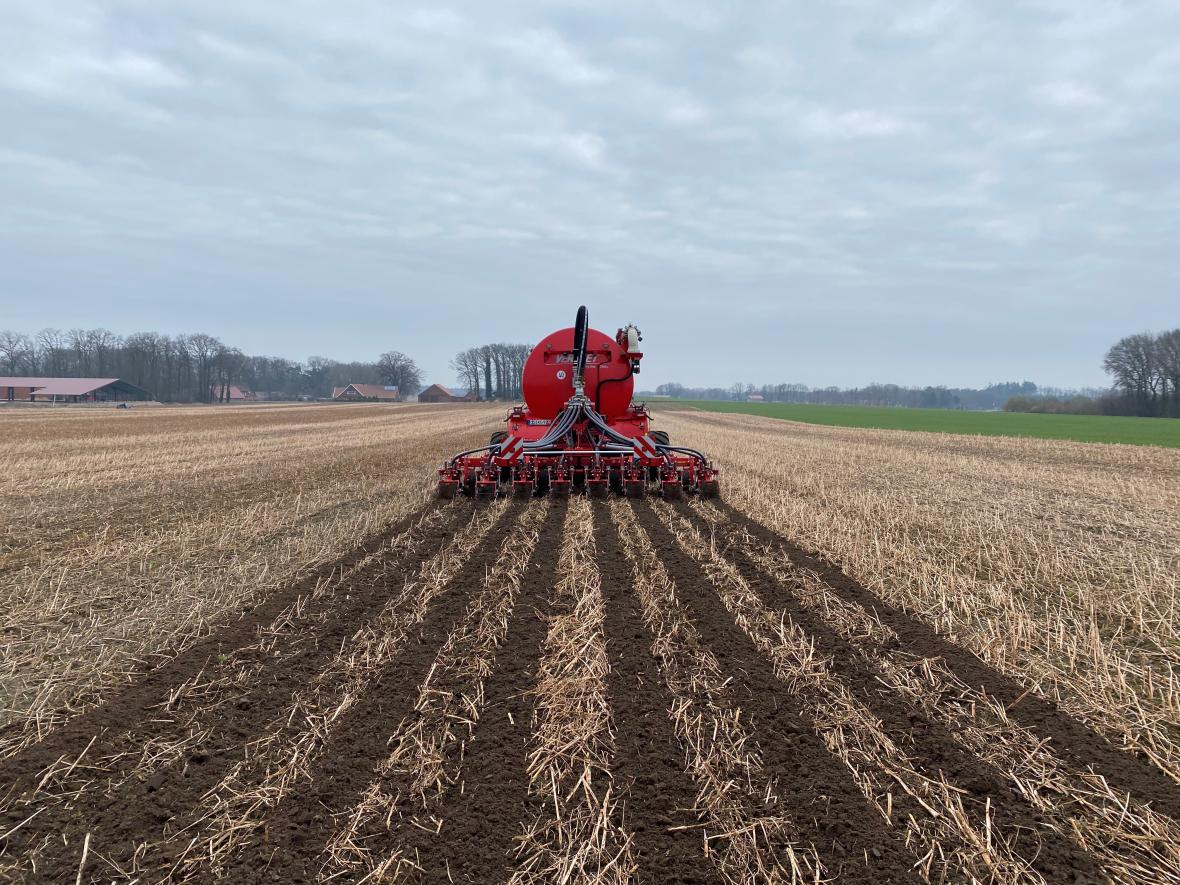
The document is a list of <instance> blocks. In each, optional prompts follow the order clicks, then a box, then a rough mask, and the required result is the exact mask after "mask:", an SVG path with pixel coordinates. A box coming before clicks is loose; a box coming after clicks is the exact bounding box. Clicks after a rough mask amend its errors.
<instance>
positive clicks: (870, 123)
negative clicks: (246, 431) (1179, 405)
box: [0, 0, 1180, 385]
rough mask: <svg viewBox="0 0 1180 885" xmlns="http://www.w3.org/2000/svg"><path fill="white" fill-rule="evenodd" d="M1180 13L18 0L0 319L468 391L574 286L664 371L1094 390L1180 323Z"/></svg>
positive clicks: (1046, 2)
mask: <svg viewBox="0 0 1180 885" xmlns="http://www.w3.org/2000/svg"><path fill="white" fill-rule="evenodd" d="M1178 28H1180V10H1178V9H1177V7H1176V5H1175V4H1174V3H1172V2H1163V0H1153V2H1149V0H1144V2H1141V3H1136V4H1134V5H1133V8H1132V6H1131V5H1115V4H1104V3H1099V2H1097V0H1087V2H1076V0H1039V2H1036V3H1029V4H1019V5H1017V4H996V3H983V2H969V0H932V2H902V3H899V4H879V3H875V2H871V0H843V2H840V3H838V4H834V5H830V6H825V5H823V4H813V5H809V6H805V7H798V6H793V7H787V6H784V5H782V4H773V3H765V4H745V5H743V6H741V7H740V11H739V9H738V8H732V9H728V10H726V9H725V8H723V7H720V6H718V5H716V4H712V3H703V2H701V3H697V2H688V0H680V2H671V0H669V2H660V3H655V4H632V3H623V2H621V0H617V2H614V0H612V2H589V0H586V2H577V3H564V2H563V3H556V2H544V3H539V4H537V3H529V4H525V3H514V2H510V3H506V4H477V3H474V2H468V3H456V4H453V5H452V6H450V7H442V6H431V5H423V6H422V7H420V8H416V9H415V8H412V7H408V6H405V5H401V4H388V3H381V2H377V0H352V2H347V3H341V4H333V5H330V6H325V5H323V4H319V3H312V2H310V0H292V2H287V3H282V4H278V3H273V4H270V3H240V2H233V3H231V2H228V0H206V2H202V3H196V2H191V3H180V4H169V5H167V6H161V5H159V4H157V3H154V2H147V0H108V2H104V3H102V4H98V3H78V2H64V0H59V2H53V0H46V2H40V3H36V4H9V5H8V6H7V7H5V8H4V10H3V11H0V119H3V121H4V123H5V125H4V126H3V127H2V128H0V193H2V194H3V196H4V199H3V201H2V203H0V305H2V307H3V310H2V311H0V313H2V314H3V317H4V318H3V320H0V325H4V326H10V325H11V326H22V327H28V328H33V327H36V326H38V325H46V324H54V325H64V326H70V325H92V324H94V325H97V324H102V325H107V326H110V327H113V328H116V329H118V330H120V331H131V330H133V329H135V328H138V327H144V326H154V327H158V328H161V329H163V330H165V331H179V330H183V329H195V328H203V329H207V330H208V331H211V332H215V333H217V334H220V335H222V336H223V337H225V338H226V339H227V340H231V341H233V342H235V343H237V344H239V345H240V346H242V347H245V348H247V349H249V350H254V351H264V350H269V351H274V352H281V353H286V354H289V355H293V356H299V355H302V354H306V353H310V352H320V353H325V352H326V353H335V354H338V355H339V356H340V357H341V358H345V357H354V356H355V357H360V356H366V355H369V354H371V353H373V352H378V351H379V350H383V349H387V348H388V347H390V346H394V345H396V346H398V347H399V348H400V349H403V350H407V351H410V352H414V353H417V354H418V355H419V356H420V358H421V359H422V361H423V362H424V363H425V364H426V365H427V367H428V370H429V373H430V374H431V375H432V376H437V377H438V378H439V379H441V380H444V381H445V380H449V379H448V375H449V373H448V371H447V369H446V362H447V358H448V357H449V356H450V354H451V353H453V352H454V351H455V350H457V349H459V348H460V347H462V346H466V345H467V344H470V343H473V342H475V341H479V340H487V339H513V338H515V339H521V340H528V339H531V338H535V337H538V336H539V335H542V334H544V333H545V332H546V331H548V330H549V328H550V327H551V326H553V325H555V324H558V323H565V322H567V314H570V312H571V311H572V309H573V307H574V306H576V304H578V303H580V302H582V301H585V302H588V303H590V304H591V306H592V307H593V310H594V316H595V319H596V320H597V321H598V322H600V323H601V324H602V325H603V326H609V325H610V324H611V323H619V322H623V321H626V320H632V319H633V320H636V321H637V322H639V323H640V324H641V325H643V326H644V327H645V329H646V330H647V332H648V338H649V342H650V344H651V347H650V350H651V352H652V354H653V360H652V361H651V367H650V369H649V372H650V375H649V376H646V377H645V382H646V383H650V384H653V385H654V384H656V383H658V382H659V381H662V380H668V379H671V378H676V379H678V380H682V381H684V382H686V383H704V382H719V383H731V382H732V381H734V380H739V379H740V380H749V381H755V380H788V379H790V380H800V381H804V382H807V383H813V384H821V383H848V384H852V383H863V382H867V381H872V380H896V381H900V382H903V383H926V382H939V381H945V382H946V383H951V384H968V383H983V382H986V381H988V380H997V379H999V378H1000V377H1001V376H1017V375H1023V376H1031V377H1035V378H1036V379H1037V380H1041V381H1043V382H1046V383H1058V384H1070V383H1077V384H1089V383H1097V382H1100V381H1101V380H1102V375H1101V372H1100V371H1099V367H1098V362H1099V360H1100V355H1101V350H1102V348H1103V346H1104V342H1105V341H1106V340H1107V339H1108V338H1110V337H1112V336H1116V335H1118V334H1122V333H1123V332H1126V331H1136V330H1138V329H1140V328H1144V327H1153V326H1163V325H1175V322H1176V319H1175V315H1174V299H1175V292H1176V283H1177V277H1178V276H1180V274H1178V273H1177V264H1176V258H1175V246H1174V244H1175V241H1176V236H1177V233H1178V232H1177V218H1180V215H1178V214H1177V212H1178V210H1180V166H1178V162H1180V161H1178V160H1177V159H1176V158H1177V157H1180V149H1178V148H1180V145H1178V144H1177V141H1178V139H1180V121H1178V120H1177V117H1176V114H1175V112H1174V110H1173V108H1175V107H1178V106H1180V54H1178V53H1177V51H1176V49H1175V47H1174V45H1173V42H1174V41H1173V38H1174V35H1175V34H1176V33H1177V32H1178ZM1116 302H1117V303H1118V304H1119V305H1120V309H1119V310H1118V311H1117V312H1114V311H1112V304H1113V303H1116ZM358 320H359V321H358ZM1062 330H1068V334H1062ZM705 351H707V352H708V354H709V357H708V359H705V358H703V357H702V353H703V352H705ZM715 360H718V361H719V362H715Z"/></svg>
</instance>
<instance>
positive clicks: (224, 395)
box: [209, 384, 258, 403]
mask: <svg viewBox="0 0 1180 885" xmlns="http://www.w3.org/2000/svg"><path fill="white" fill-rule="evenodd" d="M209 398H210V399H211V400H213V402H215V403H252V402H254V401H255V400H257V399H258V395H257V394H256V393H255V392H254V391H253V390H250V388H248V387H238V385H236V384H231V385H229V387H228V388H227V387H226V386H225V385H224V384H214V385H213V386H212V387H210V388H209Z"/></svg>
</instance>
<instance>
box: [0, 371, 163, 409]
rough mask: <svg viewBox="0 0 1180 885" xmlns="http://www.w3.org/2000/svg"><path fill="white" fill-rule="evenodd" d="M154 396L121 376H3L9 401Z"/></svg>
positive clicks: (0, 383)
mask: <svg viewBox="0 0 1180 885" xmlns="http://www.w3.org/2000/svg"><path fill="white" fill-rule="evenodd" d="M148 399H151V395H150V394H149V393H148V392H147V391H146V390H144V389H143V388H142V387H137V386H136V385H134V384H132V383H130V382H129V381H124V380H123V379H122V378H31V377H0V400H6V401H8V402H16V401H22V402H58V403H94V402H127V401H132V402H142V401H143V400H148Z"/></svg>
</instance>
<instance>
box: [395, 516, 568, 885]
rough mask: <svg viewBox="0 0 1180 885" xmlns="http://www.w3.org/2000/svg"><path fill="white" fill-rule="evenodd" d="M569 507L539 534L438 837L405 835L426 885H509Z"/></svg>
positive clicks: (440, 812) (444, 804) (442, 806)
mask: <svg viewBox="0 0 1180 885" xmlns="http://www.w3.org/2000/svg"><path fill="white" fill-rule="evenodd" d="M564 517H565V507H564V506H561V505H559V504H557V503H556V502H555V503H554V505H553V507H552V509H551V510H550V512H549V516H548V519H546V521H545V523H544V525H543V526H542V527H541V533H540V537H539V538H538V540H537V546H536V548H535V550H534V552H533V558H532V561H531V562H530V563H529V567H528V571H527V572H526V573H525V579H524V585H523V586H522V587H521V592H520V597H519V599H518V600H517V603H516V609H515V610H514V612H513V614H512V621H511V626H510V627H509V631H508V638H507V639H506V640H505V642H504V646H503V649H502V650H501V652H500V653H499V654H498V655H497V657H496V669H495V671H494V672H493V673H492V675H491V676H489V677H488V678H487V680H486V681H485V682H484V711H483V715H481V716H480V718H479V722H478V723H477V725H476V729H475V732H474V734H473V735H472V736H471V738H470V740H469V742H468V743H467V745H466V747H465V748H464V752H463V766H462V769H461V770H460V775H459V776H460V780H459V782H458V783H456V784H452V785H451V786H450V787H449V788H448V789H447V791H446V792H445V793H444V794H443V796H442V798H441V801H439V802H438V804H437V806H436V808H435V812H434V813H435V816H436V817H437V818H438V820H439V821H440V822H441V829H439V831H438V832H437V833H435V832H427V831H424V830H421V829H417V828H415V829H413V830H409V831H407V832H406V833H404V834H403V838H404V840H405V842H406V845H407V850H408V851H409V852H412V853H413V855H414V858H415V862H416V863H417V865H418V871H417V872H416V873H415V874H414V875H413V876H412V877H411V878H413V879H419V880H421V881H426V882H440V883H441V882H451V881H453V882H458V883H471V885H484V883H489V882H503V881H505V880H506V879H507V878H508V876H509V874H510V872H511V869H512V857H513V854H514V850H515V847H516V845H517V844H518V843H517V839H518V837H519V835H520V834H521V833H522V832H523V831H524V827H525V824H526V822H527V815H528V812H529V793H528V772H527V762H526V754H527V750H528V740H529V735H530V733H531V724H532V722H533V720H534V714H535V701H534V698H533V696H532V695H531V694H530V689H531V688H532V687H533V685H534V684H535V682H536V677H537V668H538V665H539V664H540V659H541V645H542V643H543V642H544V641H545V634H546V619H547V617H548V615H549V611H550V609H549V591H550V588H551V587H552V586H553V583H554V581H555V580H556V577H555V576H556V573H557V560H558V555H559V554H560V552H561V534H562V526H563V522H564Z"/></svg>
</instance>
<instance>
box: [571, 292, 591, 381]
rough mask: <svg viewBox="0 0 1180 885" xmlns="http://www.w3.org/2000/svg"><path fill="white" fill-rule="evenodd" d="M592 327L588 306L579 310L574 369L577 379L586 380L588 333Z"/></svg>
mask: <svg viewBox="0 0 1180 885" xmlns="http://www.w3.org/2000/svg"><path fill="white" fill-rule="evenodd" d="M589 327H590V312H589V311H588V310H586V305H584V304H583V305H582V306H581V307H579V308H578V317H577V319H575V320H574V368H575V371H576V373H577V374H575V375H574V377H575V378H585V377H586V376H585V372H586V332H587V330H588V329H589Z"/></svg>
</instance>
